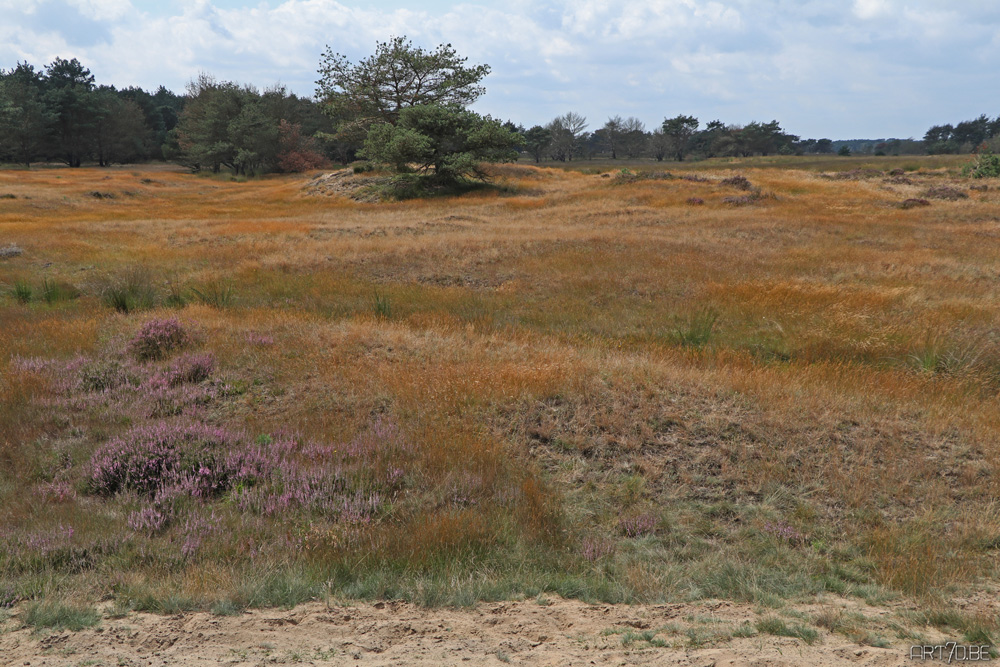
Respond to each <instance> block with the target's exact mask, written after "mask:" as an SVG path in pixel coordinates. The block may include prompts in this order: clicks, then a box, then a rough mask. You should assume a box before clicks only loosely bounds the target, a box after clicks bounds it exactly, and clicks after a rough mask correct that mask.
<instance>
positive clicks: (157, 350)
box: [128, 317, 191, 361]
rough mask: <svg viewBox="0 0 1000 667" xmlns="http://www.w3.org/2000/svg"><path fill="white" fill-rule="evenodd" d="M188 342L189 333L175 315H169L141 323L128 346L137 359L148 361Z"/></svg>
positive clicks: (163, 355) (159, 357)
mask: <svg viewBox="0 0 1000 667" xmlns="http://www.w3.org/2000/svg"><path fill="white" fill-rule="evenodd" d="M190 343H191V334H189V333H188V332H187V331H185V329H184V327H183V326H181V323H180V321H179V320H178V319H177V318H176V317H171V318H167V319H158V320H150V321H148V322H146V323H145V324H143V325H142V328H141V329H139V332H138V333H136V335H135V337H133V338H132V340H131V341H129V344H128V347H129V351H130V352H132V354H134V355H135V357H136V358H137V359H139V360H141V361H150V360H156V359H162V358H164V357H166V356H168V355H169V354H170V353H171V352H173V351H175V350H178V349H180V348H182V347H184V346H186V345H189V344H190Z"/></svg>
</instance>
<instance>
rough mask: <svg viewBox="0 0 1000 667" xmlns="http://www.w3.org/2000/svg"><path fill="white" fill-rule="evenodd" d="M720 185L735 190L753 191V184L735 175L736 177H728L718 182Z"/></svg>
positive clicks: (744, 177) (745, 178)
mask: <svg viewBox="0 0 1000 667" xmlns="http://www.w3.org/2000/svg"><path fill="white" fill-rule="evenodd" d="M720 185H726V186H729V187H732V188H736V189H737V190H753V184H751V183H750V181H749V180H747V177H746V176H742V175H740V174H737V175H736V176H730V177H729V178H724V179H722V181H721V182H720Z"/></svg>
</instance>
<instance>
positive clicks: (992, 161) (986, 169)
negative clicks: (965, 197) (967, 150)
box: [963, 149, 1000, 178]
mask: <svg viewBox="0 0 1000 667" xmlns="http://www.w3.org/2000/svg"><path fill="white" fill-rule="evenodd" d="M963 172H964V173H965V174H966V175H967V176H971V177H972V178H1000V155H996V154H994V153H993V152H992V151H990V150H988V149H987V150H982V151H980V152H978V153H976V157H975V159H974V160H973V161H972V163H971V164H969V165H967V166H966V167H965V169H963Z"/></svg>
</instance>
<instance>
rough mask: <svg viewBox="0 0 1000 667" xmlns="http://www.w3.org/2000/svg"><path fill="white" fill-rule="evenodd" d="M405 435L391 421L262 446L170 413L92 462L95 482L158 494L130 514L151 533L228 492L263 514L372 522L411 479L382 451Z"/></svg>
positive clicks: (112, 490)
mask: <svg viewBox="0 0 1000 667" xmlns="http://www.w3.org/2000/svg"><path fill="white" fill-rule="evenodd" d="M378 436H381V437H382V438H385V439H380V438H379V437H378ZM404 443H405V441H404V440H403V439H402V438H401V437H400V436H399V431H398V429H397V428H396V427H395V425H393V424H391V423H389V422H386V421H379V422H377V423H376V425H375V426H373V428H371V429H369V430H367V431H365V432H364V433H362V434H361V435H359V436H358V437H357V438H355V439H354V440H352V441H351V442H350V443H348V444H347V445H336V446H335V445H317V444H310V445H307V446H302V445H300V444H299V443H298V442H296V441H294V440H288V439H283V440H277V441H268V442H266V443H255V444H252V443H250V442H249V441H248V440H247V439H246V438H245V437H244V436H243V435H241V434H238V433H234V432H231V431H227V430H225V429H220V428H214V427H209V426H206V425H203V424H179V423H174V422H172V421H161V422H159V423H156V424H153V425H150V426H142V427H137V428H134V429H132V430H131V431H129V432H128V433H126V434H125V435H124V436H122V437H119V438H116V439H114V440H112V441H111V442H109V443H108V444H106V445H105V446H103V447H101V448H100V449H99V450H98V451H97V452H96V453H95V454H94V456H93V459H92V460H91V470H90V480H89V481H90V489H91V491H92V492H94V493H96V494H99V495H103V496H113V495H116V494H119V493H123V492H134V493H138V494H139V495H140V496H143V497H145V498H147V499H149V500H151V501H152V502H153V505H152V506H151V507H148V508H146V509H144V510H141V511H139V512H136V513H133V515H132V516H130V518H129V526H130V527H131V528H132V529H133V530H136V531H140V532H146V533H150V534H152V533H156V532H158V531H160V530H162V529H163V528H164V527H165V526H166V525H167V523H168V522H169V521H170V519H171V516H172V514H171V511H172V510H171V508H173V507H174V506H176V505H177V504H178V503H179V502H180V501H181V499H184V498H190V499H194V500H197V501H199V502H209V501H211V500H212V499H214V498H218V497H221V496H223V495H226V494H230V498H231V499H232V500H233V501H234V502H235V503H236V505H237V506H238V507H239V508H240V509H241V510H243V511H246V512H252V513H255V514H260V515H263V516H271V515H278V514H285V513H288V512H291V511H307V512H312V513H317V514H320V515H322V516H326V517H327V518H330V519H334V520H337V521H341V522H344V523H351V524H361V523H368V522H370V521H372V520H373V518H374V517H375V516H377V515H378V514H379V512H380V511H381V509H382V508H383V507H384V506H385V504H386V503H387V502H389V501H391V499H392V498H393V497H394V496H395V495H396V493H397V492H398V490H399V488H401V486H402V483H403V477H404V472H403V470H402V469H401V468H399V467H392V466H387V465H383V464H382V463H380V458H381V456H380V455H381V454H382V453H384V450H385V449H386V448H389V449H391V450H392V451H400V450H401V449H406V448H407V447H408V445H404Z"/></svg>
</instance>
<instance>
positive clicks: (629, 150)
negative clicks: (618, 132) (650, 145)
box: [620, 116, 649, 158]
mask: <svg viewBox="0 0 1000 667" xmlns="http://www.w3.org/2000/svg"><path fill="white" fill-rule="evenodd" d="M648 139H649V135H647V134H646V124H645V123H643V122H642V121H641V120H639V119H638V118H636V117H635V116H629V117H628V118H626V119H625V120H624V121H622V136H621V141H620V143H621V147H622V151H624V152H625V155H626V156H628V157H630V158H633V157H637V156H638V155H639V154H640V153H642V151H643V149H644V148H645V147H646V142H647V140H648Z"/></svg>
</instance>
